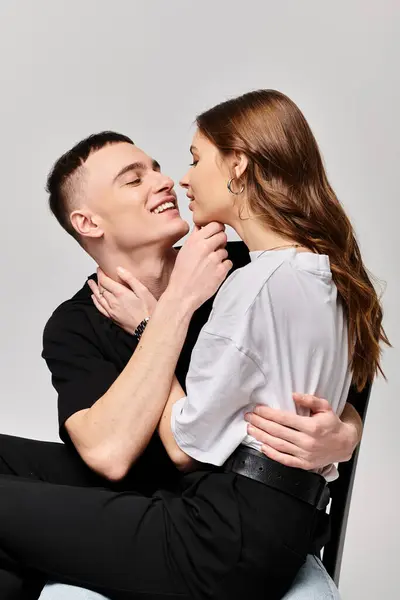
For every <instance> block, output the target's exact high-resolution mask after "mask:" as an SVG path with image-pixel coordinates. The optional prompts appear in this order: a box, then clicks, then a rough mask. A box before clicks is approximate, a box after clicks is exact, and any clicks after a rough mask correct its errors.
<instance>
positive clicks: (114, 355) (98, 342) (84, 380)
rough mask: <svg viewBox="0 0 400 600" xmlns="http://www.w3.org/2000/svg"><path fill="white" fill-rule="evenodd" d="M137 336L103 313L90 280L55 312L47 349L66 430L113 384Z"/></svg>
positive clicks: (47, 332) (46, 332) (46, 338)
mask: <svg viewBox="0 0 400 600" xmlns="http://www.w3.org/2000/svg"><path fill="white" fill-rule="evenodd" d="M135 345H136V342H135V340H134V338H133V337H132V336H130V335H129V334H127V333H125V332H124V331H122V330H121V329H120V328H118V327H117V326H116V325H114V324H113V323H112V322H111V321H109V320H108V319H106V318H105V317H103V315H101V314H100V313H99V312H98V311H97V309H96V307H95V306H94V305H93V303H92V300H91V298H90V288H89V287H88V286H87V285H85V286H84V288H82V290H81V291H80V292H78V294H77V295H76V296H75V297H74V298H72V299H71V300H68V301H67V302H65V303H64V304H62V305H61V306H59V307H58V308H57V310H56V311H55V312H54V313H53V315H52V316H51V317H50V319H49V321H48V323H47V325H46V327H45V330H44V334H43V352H42V356H43V358H44V359H45V361H46V363H47V366H48V367H49V369H50V371H51V377H52V383H53V386H54V388H55V389H56V391H57V393H58V418H59V427H60V436H61V438H62V439H63V440H64V441H66V440H67V439H68V436H67V434H66V432H65V429H64V423H65V421H66V420H67V419H68V418H69V417H70V416H72V415H73V414H74V413H76V412H78V411H80V410H83V409H85V408H90V407H91V406H92V405H93V404H94V403H95V402H96V401H97V400H98V399H99V398H100V397H101V396H102V395H103V394H104V393H105V392H106V391H107V390H108V389H109V387H110V386H111V385H112V383H113V382H114V381H115V379H116V378H117V377H118V375H119V374H120V372H121V371H122V370H123V368H124V367H125V365H126V362H127V361H128V360H129V358H130V356H131V355H132V352H133V350H134V348H135Z"/></svg>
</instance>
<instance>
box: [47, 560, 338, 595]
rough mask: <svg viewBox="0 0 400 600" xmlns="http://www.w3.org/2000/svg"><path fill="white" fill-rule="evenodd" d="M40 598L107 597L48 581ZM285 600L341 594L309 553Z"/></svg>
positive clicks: (319, 562)
mask: <svg viewBox="0 0 400 600" xmlns="http://www.w3.org/2000/svg"><path fill="white" fill-rule="evenodd" d="M40 600H107V598H105V597H104V596H102V595H101V594H97V593H96V592H89V591H88V590H84V589H83V588H79V587H74V586H70V585H64V584H61V583H48V584H47V585H46V587H45V588H44V590H43V592H42V594H41V596H40ZM283 600H340V596H339V592H338V590H337V588H336V586H335V584H334V583H333V581H332V579H331V578H330V577H329V575H328V573H327V572H326V571H325V569H324V567H323V565H322V563H321V561H320V560H318V558H316V557H315V556H311V555H309V556H308V557H307V560H306V562H305V564H304V566H303V567H302V568H301V569H300V571H299V573H298V575H297V577H296V579H295V581H294V583H293V585H292V587H291V589H290V590H289V592H288V593H287V594H286V596H285V597H284V598H283Z"/></svg>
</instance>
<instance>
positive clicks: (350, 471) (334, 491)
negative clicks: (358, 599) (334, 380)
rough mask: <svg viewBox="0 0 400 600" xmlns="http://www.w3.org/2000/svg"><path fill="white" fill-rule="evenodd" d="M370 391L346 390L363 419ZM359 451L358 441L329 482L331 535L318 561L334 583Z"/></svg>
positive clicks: (336, 579)
mask: <svg viewBox="0 0 400 600" xmlns="http://www.w3.org/2000/svg"><path fill="white" fill-rule="evenodd" d="M370 394H371V386H370V385H368V386H367V387H365V388H364V389H363V391H362V392H357V391H356V390H355V389H354V388H353V387H352V388H351V389H350V392H349V397H348V400H349V401H350V402H351V404H352V405H353V406H354V408H356V410H357V412H358V413H359V415H360V417H361V419H362V421H363V423H364V422H365V417H366V415H367V409H368V402H369V397H370ZM359 451H360V445H358V447H357V449H356V450H355V452H354V454H353V457H352V458H351V460H349V461H348V462H345V463H341V464H340V465H339V473H340V477H339V478H338V479H336V481H334V482H333V483H331V484H330V485H329V487H330V490H331V498H332V502H331V508H330V518H331V537H330V540H329V542H328V543H327V544H326V546H325V548H324V552H323V558H322V562H323V563H324V565H325V568H326V570H327V571H328V573H329V575H330V576H331V577H332V579H333V581H334V582H335V583H336V585H338V583H339V576H340V568H341V565H342V555H343V547H344V540H345V536H346V528H347V519H348V516H349V510H350V501H351V495H352V492H353V484H354V477H355V474H356V467H357V460H358V454H359Z"/></svg>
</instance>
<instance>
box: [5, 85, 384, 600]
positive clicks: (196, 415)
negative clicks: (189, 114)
mask: <svg viewBox="0 0 400 600" xmlns="http://www.w3.org/2000/svg"><path fill="white" fill-rule="evenodd" d="M197 126H198V130H197V132H196V134H195V136H194V140H193V144H192V148H191V151H192V154H193V165H192V168H191V169H190V171H189V173H188V174H187V175H186V176H185V177H184V179H183V180H182V182H181V183H182V185H183V186H184V187H185V188H186V189H187V194H188V197H189V198H190V201H191V204H190V208H191V210H192V211H193V218H194V221H195V223H196V225H197V226H198V227H202V226H203V225H205V227H204V229H199V230H196V231H195V232H194V234H193V235H192V236H190V237H189V239H188V240H187V242H186V243H185V245H184V247H183V249H182V250H181V251H180V252H179V254H178V256H177V259H176V265H175V268H174V271H173V273H172V276H171V280H170V283H169V286H168V288H167V291H166V292H165V294H164V295H163V296H162V297H161V299H160V300H159V302H158V304H157V307H156V308H155V310H154V315H153V316H152V317H151V318H150V320H149V321H148V325H147V327H146V331H145V333H144V334H143V337H142V338H141V340H140V343H139V345H138V348H137V350H136V351H135V353H134V354H137V356H138V360H140V356H143V355H144V351H145V347H146V345H147V346H151V345H153V346H152V347H153V348H155V349H156V348H157V346H156V343H157V323H160V321H161V320H162V319H163V318H164V319H165V318H174V319H177V318H180V319H181V320H182V327H181V329H182V331H180V338H179V339H180V340H182V341H183V339H184V335H183V333H182V332H183V331H184V330H185V327H186V328H187V323H188V321H189V320H190V319H188V316H189V317H190V314H189V313H190V312H191V311H193V310H194V308H197V306H195V305H196V302H197V301H198V298H196V301H192V299H191V293H192V292H191V288H190V287H188V286H186V287H185V286H182V285H180V286H179V285H177V280H178V278H181V279H180V280H182V277H183V273H185V272H186V271H187V269H188V268H189V265H193V263H191V262H190V261H188V260H187V259H188V257H190V254H191V251H192V249H193V251H194V250H198V248H199V246H201V247H204V248H205V251H204V257H203V258H202V260H201V261H198V262H197V263H196V265H195V266H193V267H190V268H193V269H194V270H195V275H196V277H197V276H198V277H199V278H201V277H203V274H204V272H205V270H206V269H207V268H208V267H209V264H210V262H211V263H213V262H215V265H216V270H215V274H214V279H215V282H216V281H217V280H218V279H223V278H224V275H225V273H226V271H227V265H226V264H224V263H225V262H226V261H225V259H226V254H225V250H224V249H223V247H221V246H223V245H224V244H223V237H222V236H221V230H220V229H219V228H217V227H214V226H215V225H216V224H215V223H214V222H220V223H225V224H228V225H230V226H232V227H233V228H234V229H235V230H236V231H237V233H238V234H239V236H240V237H241V238H242V239H243V240H244V242H245V243H246V245H247V246H248V248H249V250H250V257H251V263H250V264H249V265H247V266H245V267H243V268H242V269H239V270H237V271H236V272H235V273H233V274H232V276H231V277H229V278H228V279H227V281H226V282H225V283H224V284H223V286H222V287H221V288H220V290H219V292H218V294H217V297H216V300H215V302H214V306H213V310H212V313H211V315H210V318H209V320H208V322H207V324H206V325H205V327H204V328H203V330H202V332H201V334H200V337H199V339H198V342H197V344H196V346H195V349H194V351H193V354H192V359H191V365H190V368H189V373H188V377H187V382H186V384H187V386H186V387H187V390H186V393H184V391H183V390H182V388H181V387H180V386H179V384H178V383H177V381H176V380H172V376H171V380H172V383H171V390H170V396H169V399H168V402H167V405H166V408H165V411H164V415H163V418H162V419H161V422H160V426H159V432H160V435H161V438H162V440H163V443H164V445H165V448H166V450H167V452H168V453H169V455H170V457H171V458H172V460H173V461H174V462H175V463H176V464H177V465H178V466H179V467H180V468H181V469H182V470H184V471H188V474H187V475H185V477H184V478H183V481H182V484H181V489H180V490H179V492H178V491H177V492H175V493H173V492H171V491H169V492H165V491H159V492H158V493H156V494H155V495H154V496H152V497H151V498H147V497H141V496H138V495H136V494H134V493H126V492H125V493H123V494H118V493H113V492H110V491H106V490H65V489H63V488H61V487H59V486H48V487H43V486H41V487H40V490H39V489H38V491H37V494H39V493H40V495H41V505H42V506H43V505H44V503H43V497H44V496H46V500H47V505H48V506H51V502H50V500H51V499H52V498H54V499H56V497H57V502H58V504H59V500H60V498H61V497H63V498H64V500H65V507H64V512H63V519H64V520H67V522H68V523H70V527H71V529H70V532H68V535H67V534H66V533H65V532H66V528H65V527H64V528H63V529H59V528H58V527H57V518H56V517H57V515H56V516H55V515H54V514H53V512H52V511H49V516H48V518H49V531H48V532H47V531H46V535H45V536H44V539H43V540H41V544H40V553H39V556H36V555H34V554H33V550H32V556H30V557H29V558H30V560H29V561H28V560H27V559H26V557H25V560H26V562H27V563H28V564H29V566H31V567H33V568H35V569H39V570H41V571H44V572H46V573H48V574H49V575H51V576H53V578H54V579H57V580H64V581H70V582H74V583H76V584H80V585H85V586H86V587H91V588H96V589H98V590H101V591H103V593H106V594H107V595H108V596H110V597H111V598H114V597H115V598H117V597H118V598H119V597H125V598H137V597H141V596H146V598H147V599H148V598H160V597H162V596H166V595H168V596H169V598H178V597H179V598H191V599H192V598H198V599H206V598H215V599H224V598H226V599H228V598H229V600H235V599H236V598H237V599H239V598H240V599H241V600H242V599H243V597H248V596H249V597H250V596H255V595H256V594H257V596H258V597H262V598H265V599H268V600H275V599H276V600H278V599H279V598H282V596H283V595H284V594H285V592H286V590H287V589H288V588H289V586H290V584H291V582H292V581H293V579H294V577H295V575H296V573H297V572H298V570H299V568H300V566H301V565H302V564H303V562H304V560H305V557H306V554H307V552H308V551H309V548H310V543H311V540H312V536H313V529H314V526H315V522H316V519H317V515H318V512H319V510H321V509H323V508H325V506H326V502H327V497H328V493H327V486H326V480H327V479H330V478H332V476H333V467H329V468H326V469H324V470H323V471H321V472H320V473H311V472H306V471H300V470H298V469H292V468H289V467H285V466H283V465H280V464H278V463H277V462H275V461H273V460H271V459H269V458H267V457H265V456H264V455H263V454H261V453H260V452H259V449H260V445H259V444H258V443H257V442H256V441H255V439H254V438H253V437H252V436H251V431H250V433H248V432H247V429H246V424H245V423H244V422H243V415H244V414H245V413H246V412H248V411H249V410H250V409H251V408H252V407H254V405H256V404H263V403H265V402H266V401H268V403H269V404H270V405H271V406H273V407H278V408H285V409H286V410H289V411H292V412H293V413H294V412H295V405H294V403H293V400H292V395H291V392H292V390H298V391H301V392H304V393H311V394H316V395H319V396H322V397H326V398H329V400H330V402H331V405H332V407H333V409H334V411H335V412H337V413H340V412H341V410H342V409H343V406H344V403H345V401H346V397H347V393H348V389H349V386H350V383H351V381H353V382H354V383H355V384H356V385H357V386H358V388H360V389H361V388H362V387H363V386H364V385H365V384H366V383H367V382H369V381H372V379H373V378H374V376H375V374H376V372H377V371H379V370H380V344H381V342H385V343H388V340H387V338H386V336H385V333H384V331H383V329H382V310H381V307H380V304H379V301H378V298H377V295H376V293H375V290H374V288H373V286H372V284H371V282H370V280H369V277H368V275H367V273H366V270H365V268H364V266H363V263H362V260H361V256H360V252H359V249H358V246H357V243H356V240H355V237H354V234H353V230H352V227H351V224H350V222H349V220H348V218H347V217H346V215H345V213H344V210H343V208H342V207H341V205H340V203H339V201H338V200H337V198H336V196H335V194H334V192H333V190H332V188H331V187H330V185H329V183H328V180H327V177H326V174H325V171H324V168H323V165H322V160H321V157H320V153H319V150H318V147H317V144H316V141H315V139H314V137H313V135H312V133H311V130H310V128H309V126H308V124H307V122H306V120H305V119H304V117H303V115H302V113H301V112H300V110H299V109H298V108H297V106H296V105H295V104H294V103H293V102H292V101H291V100H289V99H288V98H287V97H286V96H284V95H283V94H281V93H279V92H276V91H270V90H262V91H258V92H251V93H249V94H245V95H244V96H241V97H239V98H236V99H234V100H230V101H228V102H225V103H223V104H220V105H218V106H216V107H214V108H213V109H211V110H209V111H207V112H205V113H204V114H202V115H200V117H198V119H197ZM210 222H211V225H210ZM202 232H206V233H203V234H202ZM208 236H209V237H208ZM210 240H211V241H210ZM228 266H229V265H228ZM196 277H195V278H194V279H196ZM183 279H184V278H183ZM207 280H208V278H207ZM204 281H206V279H204ZM215 282H214V283H215ZM212 285H213V284H210V287H212ZM141 289H142V288H141V287H136V292H137V293H138V294H139V295H140V290H141ZM177 289H180V291H181V294H182V295H181V296H180V297H178V295H177V294H176V293H175V295H174V294H173V293H171V292H169V293H168V290H177ZM209 292H210V290H208V289H207V290H205V291H204V295H205V296H208V295H210V293H209ZM173 300H175V304H176V303H178V304H180V305H179V306H176V305H175V306H174V307H173V308H174V311H173V312H171V305H172V304H174V302H173ZM178 309H179V310H178ZM121 310H122V312H123V308H121ZM126 318H127V319H128V318H129V315H128V316H127V317H126ZM119 320H120V322H123V317H121V318H120V319H119ZM144 327H145V323H143V324H142V325H141V327H139V328H138V330H137V335H138V337H139V336H140V335H141V333H142V332H143V330H144ZM168 344H169V345H168ZM179 344H180V342H179V343H178V342H177V341H176V340H170V342H168V340H164V348H163V352H165V351H168V352H171V353H176V355H178V353H179V350H180V348H179ZM154 356H155V358H154V359H155V360H161V354H160V352H158V353H156V351H155V354H154ZM291 442H292V440H291V439H287V443H288V444H289V445H290V443H291ZM17 485H18V484H17V483H16V484H15V487H17ZM50 488H51V489H50ZM0 492H1V490H0ZM7 494H9V495H8V496H7V498H9V499H10V502H11V499H12V496H11V495H10V493H9V491H8V490H7ZM17 496H18V494H17V493H16V494H15V495H14V501H15V498H17ZM32 496H35V490H33V491H32ZM18 497H19V496H18ZM24 499H25V502H26V503H27V506H28V505H29V502H28V501H29V500H32V498H29V497H27V496H26V494H25V496H24ZM45 504H46V503H45ZM54 505H55V503H54ZM27 514H28V516H27ZM29 515H31V512H30V511H29V510H27V511H25V512H24V514H23V518H24V523H26V527H27V528H29V519H30V518H31V516H29ZM0 533H1V532H0ZM112 536H113V537H114V540H113V541H112V543H111V542H110V540H111V537H112ZM3 538H4V535H3ZM6 541H7V540H6ZM1 542H2V537H1V535H0V546H1ZM12 550H13V555H14V557H16V558H17V560H18V559H20V557H21V554H22V550H19V549H18V550H16V549H15V545H14V546H13V547H12ZM26 553H27V551H26V550H25V555H26ZM28 554H29V553H28Z"/></svg>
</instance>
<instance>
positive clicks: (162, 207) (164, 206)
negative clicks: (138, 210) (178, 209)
mask: <svg viewBox="0 0 400 600" xmlns="http://www.w3.org/2000/svg"><path fill="white" fill-rule="evenodd" d="M168 208H175V204H174V203H173V202H164V204H160V206H157V208H155V209H154V210H152V211H151V212H152V213H154V214H155V215H158V214H159V213H162V212H164V210H168Z"/></svg>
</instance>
